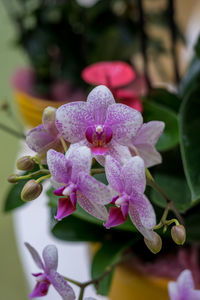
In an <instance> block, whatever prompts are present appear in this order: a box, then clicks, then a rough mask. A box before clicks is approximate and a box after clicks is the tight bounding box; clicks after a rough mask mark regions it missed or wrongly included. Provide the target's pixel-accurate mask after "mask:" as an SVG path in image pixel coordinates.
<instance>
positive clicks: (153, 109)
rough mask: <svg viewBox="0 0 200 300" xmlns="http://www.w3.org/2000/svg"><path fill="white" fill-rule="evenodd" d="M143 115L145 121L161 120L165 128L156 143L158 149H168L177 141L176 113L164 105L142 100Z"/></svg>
mask: <svg viewBox="0 0 200 300" xmlns="http://www.w3.org/2000/svg"><path fill="white" fill-rule="evenodd" d="M143 116H144V120H145V122H149V121H153V120H156V121H163V122H164V123H165V130H164V132H163V134H162V135H161V137H160V138H159V140H158V143H157V144H156V148H157V149H158V151H164V150H169V149H171V148H173V147H175V146H176V145H177V144H178V142H179V131H178V120H177V116H176V114H175V113H174V112H173V111H172V110H171V109H168V108H166V107H165V106H164V105H161V104H157V103H153V102H148V100H145V101H144V111H143Z"/></svg>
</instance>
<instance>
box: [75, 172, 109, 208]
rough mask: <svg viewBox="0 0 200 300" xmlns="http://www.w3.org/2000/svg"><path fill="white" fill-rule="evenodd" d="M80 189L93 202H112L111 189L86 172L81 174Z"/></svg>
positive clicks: (102, 203) (101, 203)
mask: <svg viewBox="0 0 200 300" xmlns="http://www.w3.org/2000/svg"><path fill="white" fill-rule="evenodd" d="M77 185H78V190H79V191H80V192H81V193H82V194H83V195H85V197H87V198H88V200H90V201H92V202H93V203H97V204H100V205H105V204H108V203H110V202H111V200H112V198H113V193H112V191H111V189H110V188H109V187H108V186H106V185H105V184H103V183H102V182H100V181H98V180H96V179H95V178H94V177H92V176H90V175H89V174H87V173H85V172H81V173H80V174H79V180H78V184H77Z"/></svg>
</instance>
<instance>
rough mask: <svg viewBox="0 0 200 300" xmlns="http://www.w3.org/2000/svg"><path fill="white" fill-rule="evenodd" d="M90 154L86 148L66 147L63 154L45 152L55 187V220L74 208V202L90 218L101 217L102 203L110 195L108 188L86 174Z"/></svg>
mask: <svg viewBox="0 0 200 300" xmlns="http://www.w3.org/2000/svg"><path fill="white" fill-rule="evenodd" d="M91 162H92V156H91V151H90V150H89V148H88V147H85V146H83V147H80V148H78V149H76V151H73V149H72V148H71V151H70V150H68V151H67V153H66V155H65V156H64V155H63V154H62V153H58V152H56V151H54V150H49V151H48V153H47V163H48V167H49V171H50V173H51V175H52V179H53V183H54V185H55V186H57V189H56V190H55V191H54V193H55V195H58V196H64V197H63V198H60V199H59V203H58V211H57V215H56V217H55V218H56V219H58V220H61V219H62V218H64V217H67V216H69V215H70V214H72V213H73V212H74V211H75V210H76V203H77V202H78V203H79V205H80V206H81V207H82V208H83V209H84V210H85V211H87V212H88V213H89V214H91V215H93V216H94V217H96V218H98V219H101V220H105V219H106V218H107V215H108V213H107V210H106V208H105V206H104V204H105V203H108V199H110V197H111V192H110V189H109V188H108V187H107V186H106V185H104V184H103V183H101V182H99V181H97V180H96V179H94V178H93V177H92V176H90V175H89V172H90V168H91Z"/></svg>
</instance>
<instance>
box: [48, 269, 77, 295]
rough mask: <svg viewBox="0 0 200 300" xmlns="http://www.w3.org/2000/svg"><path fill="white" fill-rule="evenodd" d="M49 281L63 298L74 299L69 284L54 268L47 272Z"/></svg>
mask: <svg viewBox="0 0 200 300" xmlns="http://www.w3.org/2000/svg"><path fill="white" fill-rule="evenodd" d="M49 281H50V282H51V284H52V285H53V286H54V288H55V289H56V291H57V292H58V293H59V295H60V296H61V297H62V299H63V300H74V299H75V294H74V291H73V289H72V288H71V286H70V285H69V284H68V283H67V281H66V280H65V279H64V278H63V277H62V276H61V275H60V274H59V273H57V272H56V271H55V270H51V271H50V274H49Z"/></svg>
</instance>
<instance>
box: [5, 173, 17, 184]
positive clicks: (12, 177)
mask: <svg viewBox="0 0 200 300" xmlns="http://www.w3.org/2000/svg"><path fill="white" fill-rule="evenodd" d="M18 181H19V178H18V175H17V174H12V175H10V176H9V177H8V182H10V183H17V182H18Z"/></svg>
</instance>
